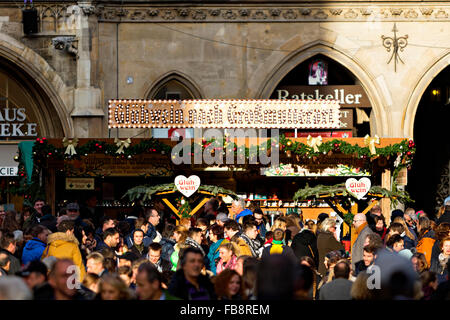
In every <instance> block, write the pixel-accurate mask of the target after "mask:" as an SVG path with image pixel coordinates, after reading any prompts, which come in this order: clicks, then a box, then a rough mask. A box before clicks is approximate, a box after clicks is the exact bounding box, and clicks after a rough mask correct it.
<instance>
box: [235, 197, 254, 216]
mask: <svg viewBox="0 0 450 320" xmlns="http://www.w3.org/2000/svg"><path fill="white" fill-rule="evenodd" d="M231 210H232V211H233V213H234V214H235V220H236V221H237V222H239V219H241V218H242V217H245V216H249V215H253V212H252V211H251V210H249V209H245V200H244V199H242V198H240V199H237V200H234V201H233V204H232V205H231Z"/></svg>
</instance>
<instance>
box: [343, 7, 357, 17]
mask: <svg viewBox="0 0 450 320" xmlns="http://www.w3.org/2000/svg"><path fill="white" fill-rule="evenodd" d="M357 16H358V13H357V12H356V11H354V10H353V9H350V10H348V11H347V12H346V13H345V14H344V17H345V18H346V19H355V18H356V17H357Z"/></svg>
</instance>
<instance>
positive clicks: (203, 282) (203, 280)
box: [168, 269, 216, 300]
mask: <svg viewBox="0 0 450 320" xmlns="http://www.w3.org/2000/svg"><path fill="white" fill-rule="evenodd" d="M197 281H198V285H199V289H197V288H196V287H195V286H194V285H193V284H192V283H190V282H189V281H187V279H186V277H185V276H184V271H183V269H180V270H178V271H177V272H176V273H175V274H174V275H173V277H172V280H171V281H170V284H169V289H168V291H169V293H170V294H171V295H173V296H175V297H177V298H180V299H182V300H215V299H216V294H215V291H214V285H213V284H212V282H211V280H210V279H209V277H208V276H206V275H202V274H200V275H199V276H198V280H197Z"/></svg>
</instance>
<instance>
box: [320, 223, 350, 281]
mask: <svg viewBox="0 0 450 320" xmlns="http://www.w3.org/2000/svg"><path fill="white" fill-rule="evenodd" d="M317 250H318V251H319V265H318V267H317V270H318V271H319V273H320V274H321V275H324V274H326V272H327V270H326V267H325V264H324V262H325V255H326V254H327V253H328V252H331V251H335V250H344V246H343V245H342V244H341V243H340V242H339V241H337V240H336V238H335V237H334V235H333V234H332V233H331V232H329V231H327V232H325V231H321V232H319V234H318V235H317Z"/></svg>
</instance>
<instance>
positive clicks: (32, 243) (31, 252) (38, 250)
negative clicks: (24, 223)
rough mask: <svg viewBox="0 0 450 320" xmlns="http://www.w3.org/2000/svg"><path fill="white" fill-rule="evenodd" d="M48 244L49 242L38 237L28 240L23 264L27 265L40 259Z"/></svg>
mask: <svg viewBox="0 0 450 320" xmlns="http://www.w3.org/2000/svg"><path fill="white" fill-rule="evenodd" d="M46 246H47V244H46V243H45V242H42V241H41V240H39V239H38V238H33V239H31V240H28V241H27V243H26V244H25V247H23V251H22V264H23V265H26V264H28V263H29V262H31V261H34V260H40V259H41V257H42V253H43V252H44V250H45V247H46Z"/></svg>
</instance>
